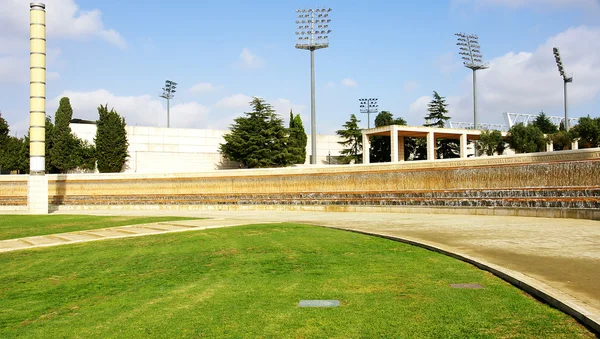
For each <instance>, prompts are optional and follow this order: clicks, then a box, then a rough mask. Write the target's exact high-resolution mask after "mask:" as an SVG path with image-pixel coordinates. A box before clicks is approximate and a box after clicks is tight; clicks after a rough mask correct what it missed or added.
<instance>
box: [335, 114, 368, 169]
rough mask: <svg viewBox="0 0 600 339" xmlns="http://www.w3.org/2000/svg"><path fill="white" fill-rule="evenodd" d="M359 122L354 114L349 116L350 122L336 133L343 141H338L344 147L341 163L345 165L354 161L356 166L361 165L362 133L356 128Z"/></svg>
mask: <svg viewBox="0 0 600 339" xmlns="http://www.w3.org/2000/svg"><path fill="white" fill-rule="evenodd" d="M359 122H360V120H358V119H356V116H355V115H354V114H351V115H350V120H348V121H347V122H346V123H345V124H344V126H343V127H344V129H340V130H337V131H336V134H337V135H339V136H340V137H341V138H342V139H343V141H339V142H338V143H339V144H340V145H343V146H346V147H347V148H344V149H343V150H342V151H341V152H340V153H342V156H343V159H342V161H343V162H344V163H346V164H349V163H351V162H352V161H354V163H356V164H360V163H362V132H361V129H360V128H359V127H358V123H359Z"/></svg>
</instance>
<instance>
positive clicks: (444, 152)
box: [423, 91, 460, 159]
mask: <svg viewBox="0 0 600 339" xmlns="http://www.w3.org/2000/svg"><path fill="white" fill-rule="evenodd" d="M447 107H448V104H447V103H446V98H445V97H442V96H440V95H439V94H438V92H436V91H433V99H432V100H431V102H430V103H429V105H428V109H427V110H428V111H429V114H428V115H427V116H426V117H425V121H426V122H425V124H423V126H427V127H437V128H444V127H446V121H448V120H450V117H449V116H448V109H447ZM436 146H437V147H436V152H437V157H438V158H442V159H449V158H458V157H460V146H459V145H458V143H457V142H456V140H453V139H438V140H437V145H436Z"/></svg>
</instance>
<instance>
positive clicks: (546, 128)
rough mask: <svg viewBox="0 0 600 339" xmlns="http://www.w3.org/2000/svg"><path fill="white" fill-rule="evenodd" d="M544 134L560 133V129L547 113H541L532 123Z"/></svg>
mask: <svg viewBox="0 0 600 339" xmlns="http://www.w3.org/2000/svg"><path fill="white" fill-rule="evenodd" d="M532 124H533V125H534V126H536V127H537V128H539V129H540V131H542V133H544V134H554V133H557V132H558V127H557V126H556V125H555V124H553V123H552V121H550V118H548V116H546V113H544V112H540V114H538V116H537V117H536V118H535V120H534V121H533V123H532Z"/></svg>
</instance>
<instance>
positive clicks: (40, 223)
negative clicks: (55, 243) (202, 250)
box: [0, 214, 196, 240]
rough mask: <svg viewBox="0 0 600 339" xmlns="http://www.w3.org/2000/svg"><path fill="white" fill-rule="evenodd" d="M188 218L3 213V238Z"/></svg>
mask: <svg viewBox="0 0 600 339" xmlns="http://www.w3.org/2000/svg"><path fill="white" fill-rule="evenodd" d="M190 219H196V218H184V217H114V216H93V215H10V214H8V215H7V214H0V240H6V239H15V238H23V237H31V236H35V235H46V234H56V233H64V232H74V231H84V230H93V229H99V228H106V227H116V226H126V225H136V224H147V223H152V222H160V221H175V220H190Z"/></svg>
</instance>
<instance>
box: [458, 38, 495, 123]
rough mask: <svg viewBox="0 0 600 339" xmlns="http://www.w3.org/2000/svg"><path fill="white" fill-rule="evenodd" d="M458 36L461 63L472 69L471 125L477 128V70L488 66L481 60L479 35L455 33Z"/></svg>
mask: <svg viewBox="0 0 600 339" xmlns="http://www.w3.org/2000/svg"><path fill="white" fill-rule="evenodd" d="M456 36H457V37H458V43H457V45H458V46H460V52H459V54H460V55H462V59H463V64H464V65H465V67H466V68H470V69H471V70H473V127H474V129H478V125H477V75H476V74H477V73H476V72H477V71H478V70H480V69H486V68H489V66H488V65H487V64H484V63H483V61H482V58H483V56H482V55H481V51H480V49H481V47H480V46H479V37H478V36H477V35H474V34H469V35H467V34H465V33H456Z"/></svg>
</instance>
